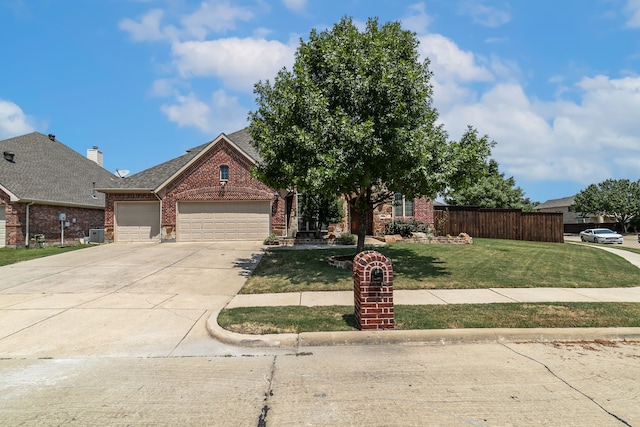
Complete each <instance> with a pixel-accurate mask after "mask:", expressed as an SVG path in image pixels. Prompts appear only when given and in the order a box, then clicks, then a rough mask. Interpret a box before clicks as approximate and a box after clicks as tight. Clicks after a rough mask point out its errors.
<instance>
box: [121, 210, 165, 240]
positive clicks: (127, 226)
mask: <svg viewBox="0 0 640 427" xmlns="http://www.w3.org/2000/svg"><path fill="white" fill-rule="evenodd" d="M115 210H116V216H115V241H116V242H153V241H158V240H160V203H159V202H116V209H115Z"/></svg>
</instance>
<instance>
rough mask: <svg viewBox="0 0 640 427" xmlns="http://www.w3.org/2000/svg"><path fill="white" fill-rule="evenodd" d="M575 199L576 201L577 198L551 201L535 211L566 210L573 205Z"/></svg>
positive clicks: (539, 206)
mask: <svg viewBox="0 0 640 427" xmlns="http://www.w3.org/2000/svg"><path fill="white" fill-rule="evenodd" d="M575 199H576V196H569V197H563V198H561V199H551V200H547V201H546V202H544V203H541V204H539V205H537V206H536V207H534V208H533V209H534V210H539V209H552V208H566V207H567V206H571V205H573V203H574V201H575Z"/></svg>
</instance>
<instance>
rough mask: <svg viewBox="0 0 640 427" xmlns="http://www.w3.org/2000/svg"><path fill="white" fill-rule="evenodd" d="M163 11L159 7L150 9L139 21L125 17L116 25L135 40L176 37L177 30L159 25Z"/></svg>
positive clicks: (169, 26)
mask: <svg viewBox="0 0 640 427" xmlns="http://www.w3.org/2000/svg"><path fill="white" fill-rule="evenodd" d="M163 18H164V12H163V11H162V10H160V9H152V10H150V11H148V12H147V13H146V14H145V15H144V16H143V17H142V18H140V21H139V22H138V21H134V20H133V19H129V18H125V19H123V20H121V21H120V23H119V24H118V27H119V28H120V29H121V30H123V31H125V32H127V33H129V36H130V37H131V38H132V39H133V40H135V41H159V40H171V39H173V38H176V37H177V35H178V30H177V29H176V28H175V27H174V26H172V25H167V26H164V27H163V26H161V22H162V19H163Z"/></svg>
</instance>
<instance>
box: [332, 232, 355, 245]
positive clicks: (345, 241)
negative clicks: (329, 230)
mask: <svg viewBox="0 0 640 427" xmlns="http://www.w3.org/2000/svg"><path fill="white" fill-rule="evenodd" d="M335 242H336V244H337V245H355V244H356V242H357V236H356V235H355V234H351V233H342V234H341V235H339V236H338V237H336V240H335Z"/></svg>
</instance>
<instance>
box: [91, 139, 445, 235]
mask: <svg viewBox="0 0 640 427" xmlns="http://www.w3.org/2000/svg"><path fill="white" fill-rule="evenodd" d="M259 161H260V156H259V155H258V153H257V152H256V151H255V149H254V148H253V146H252V144H251V137H250V136H249V134H248V133H247V132H246V130H244V129H243V130H240V131H237V132H234V133H231V134H229V135H225V134H221V135H220V136H218V137H217V138H216V139H214V140H212V141H210V142H208V143H206V144H203V145H200V146H198V147H195V148H192V149H189V150H187V152H186V153H185V154H184V155H182V156H179V157H176V158H174V159H172V160H169V161H167V162H165V163H162V164H160V165H157V166H154V167H152V168H149V169H147V170H144V171H142V172H139V173H137V174H135V175H131V176H129V177H126V178H122V179H119V180H116V181H115V182H112V183H111V184H110V185H109V186H108V187H102V188H98V191H100V192H103V193H105V196H106V202H105V223H104V226H105V239H106V240H108V241H115V242H144V241H173V240H175V241H179V242H198V241H217V240H263V239H264V238H265V237H267V236H268V235H270V234H276V235H278V236H291V237H294V236H296V235H297V234H298V233H301V232H305V231H311V230H309V224H306V223H304V222H303V221H302V220H301V219H299V218H298V216H297V212H298V205H299V203H302V200H303V198H302V197H301V196H300V195H298V194H297V193H296V192H291V191H286V190H278V189H273V188H270V187H268V186H267V185H265V184H264V183H262V182H261V181H259V180H257V179H254V178H252V177H251V167H252V166H254V165H255V164H257V163H258V162H259ZM389 209H392V207H391V206H389ZM412 209H413V210H412V212H411V215H410V216H412V217H413V216H415V217H416V218H417V219H423V218H424V219H425V220H429V219H431V222H433V207H432V204H431V203H430V202H429V201H427V200H426V199H424V200H422V201H416V204H415V205H414V206H413V207H412ZM345 212H346V215H345V218H346V219H345V221H343V224H335V225H333V229H336V228H337V229H338V231H349V230H351V223H350V221H349V219H348V218H349V217H350V215H349V212H348V209H345ZM385 212H386V211H385ZM429 212H430V216H429ZM407 213H409V212H407ZM385 215H386V214H383V213H379V214H378V215H372V217H371V224H372V226H373V225H374V224H375V225H376V226H377V227H378V228H380V224H382V222H383V221H385V220H386V221H390V220H391V218H392V217H393V212H391V213H390V216H389V217H388V218H387V217H386V216H385ZM407 216H409V215H407ZM382 228H384V225H382ZM373 231H374V230H373V228H372V229H371V233H373Z"/></svg>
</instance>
